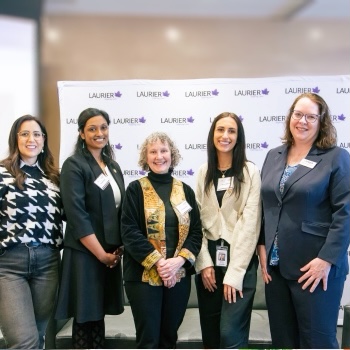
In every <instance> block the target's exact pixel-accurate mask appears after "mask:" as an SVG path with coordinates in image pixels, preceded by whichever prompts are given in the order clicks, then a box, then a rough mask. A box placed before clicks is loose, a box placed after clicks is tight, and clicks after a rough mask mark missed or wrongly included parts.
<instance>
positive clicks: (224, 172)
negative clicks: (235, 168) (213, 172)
mask: <svg viewBox="0 0 350 350" xmlns="http://www.w3.org/2000/svg"><path fill="white" fill-rule="evenodd" d="M219 170H220V169H219ZM227 170H228V169H226V170H224V171H222V170H220V172H221V174H222V176H221V177H225V174H226V171H227Z"/></svg>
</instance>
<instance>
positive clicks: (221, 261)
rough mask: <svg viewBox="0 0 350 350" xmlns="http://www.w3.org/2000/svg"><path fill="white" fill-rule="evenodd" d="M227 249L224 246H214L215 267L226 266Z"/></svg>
mask: <svg viewBox="0 0 350 350" xmlns="http://www.w3.org/2000/svg"><path fill="white" fill-rule="evenodd" d="M227 260H228V259H227V247H224V246H219V245H217V246H216V261H215V265H216V266H223V267H226V266H227Z"/></svg>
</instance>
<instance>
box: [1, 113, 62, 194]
mask: <svg viewBox="0 0 350 350" xmlns="http://www.w3.org/2000/svg"><path fill="white" fill-rule="evenodd" d="M31 120H33V121H35V122H36V123H38V125H39V126H40V130H41V132H42V133H43V134H44V135H45V136H44V137H45V140H44V148H43V151H44V152H40V153H39V154H38V158H37V161H38V163H39V165H40V168H41V169H42V170H43V171H44V173H45V175H46V176H47V177H48V178H49V179H50V180H51V181H52V182H53V183H54V184H55V185H57V186H59V183H60V180H59V179H60V177H59V176H60V175H59V171H58V168H57V167H56V166H55V165H54V159H53V156H52V153H51V151H50V149H49V143H48V141H49V140H48V135H47V131H46V128H45V126H44V124H43V123H42V122H41V121H40V120H39V119H38V118H36V117H33V116H32V115H30V114H26V115H24V116H22V117H20V118H18V119H17V120H15V122H14V123H13V124H12V127H11V130H10V134H9V140H8V145H9V155H8V156H7V157H6V158H5V159H3V160H2V161H1V164H3V165H4V167H5V168H6V169H7V171H8V172H9V173H10V174H11V175H12V176H13V177H14V178H15V181H14V185H16V186H17V187H18V188H20V189H21V190H23V183H24V181H25V179H26V177H27V175H26V174H25V173H24V172H23V171H22V170H21V168H20V162H21V154H20V152H19V149H18V132H19V129H20V128H21V125H22V123H24V122H25V121H31Z"/></svg>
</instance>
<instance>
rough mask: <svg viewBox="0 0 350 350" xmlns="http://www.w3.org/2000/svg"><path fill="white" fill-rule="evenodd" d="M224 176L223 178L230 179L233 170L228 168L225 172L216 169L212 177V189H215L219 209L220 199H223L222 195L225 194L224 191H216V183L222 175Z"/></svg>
mask: <svg viewBox="0 0 350 350" xmlns="http://www.w3.org/2000/svg"><path fill="white" fill-rule="evenodd" d="M223 173H224V175H225V177H230V176H233V168H232V167H231V168H229V169H227V170H226V171H221V170H219V169H216V173H215V177H214V181H213V182H214V187H215V192H216V197H217V199H218V202H219V207H221V204H222V198H223V197H224V194H225V192H226V190H222V191H217V187H218V181H219V178H222V175H223Z"/></svg>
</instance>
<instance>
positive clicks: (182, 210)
mask: <svg viewBox="0 0 350 350" xmlns="http://www.w3.org/2000/svg"><path fill="white" fill-rule="evenodd" d="M176 209H177V210H178V211H179V212H180V214H181V215H185V214H186V213H188V212H189V211H191V210H192V207H191V206H190V205H189V204H188V203H187V201H183V202H182V203H180V204H179V205H177V206H176Z"/></svg>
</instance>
